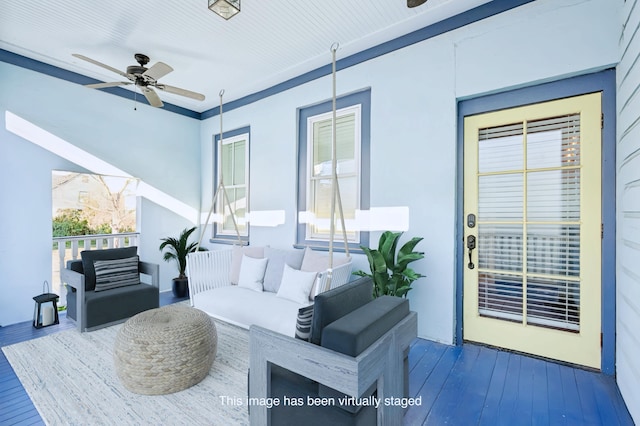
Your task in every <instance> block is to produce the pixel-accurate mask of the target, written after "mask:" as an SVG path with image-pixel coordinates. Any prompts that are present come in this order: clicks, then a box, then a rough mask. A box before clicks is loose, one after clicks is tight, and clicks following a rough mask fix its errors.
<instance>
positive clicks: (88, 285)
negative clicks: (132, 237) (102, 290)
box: [80, 246, 138, 291]
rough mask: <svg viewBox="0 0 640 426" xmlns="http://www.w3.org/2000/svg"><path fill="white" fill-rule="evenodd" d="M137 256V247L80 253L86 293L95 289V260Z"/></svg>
mask: <svg viewBox="0 0 640 426" xmlns="http://www.w3.org/2000/svg"><path fill="white" fill-rule="evenodd" d="M137 254H138V247H136V246H131V247H123V248H115V249H106V250H84V251H83V252H81V253H80V256H81V257H82V269H83V270H84V288H85V290H86V291H93V290H95V288H96V270H95V268H94V266H93V262H94V261H96V260H116V259H126V258H128V257H133V256H136V255H137Z"/></svg>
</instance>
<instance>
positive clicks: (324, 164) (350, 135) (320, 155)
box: [313, 113, 355, 176]
mask: <svg viewBox="0 0 640 426" xmlns="http://www.w3.org/2000/svg"><path fill="white" fill-rule="evenodd" d="M331 123H332V120H331V119H326V120H322V121H317V122H315V123H314V124H313V175H314V176H330V175H331V137H332V135H331ZM336 123H337V125H336V150H337V155H336V159H337V163H338V166H337V172H338V174H341V173H347V172H353V171H355V114H354V113H352V114H348V115H345V116H341V117H337V118H336Z"/></svg>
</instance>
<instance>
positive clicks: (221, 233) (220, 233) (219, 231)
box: [213, 132, 250, 239]
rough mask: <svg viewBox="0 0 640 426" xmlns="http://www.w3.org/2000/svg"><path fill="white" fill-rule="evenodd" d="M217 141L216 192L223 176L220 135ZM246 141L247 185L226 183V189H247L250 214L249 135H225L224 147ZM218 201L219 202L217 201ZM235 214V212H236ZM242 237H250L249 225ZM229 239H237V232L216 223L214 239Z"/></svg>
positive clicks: (219, 197) (246, 226)
mask: <svg viewBox="0 0 640 426" xmlns="http://www.w3.org/2000/svg"><path fill="white" fill-rule="evenodd" d="M214 140H215V145H216V146H215V152H216V183H215V190H217V189H218V186H219V185H220V179H221V175H222V167H221V166H222V150H221V144H220V139H219V135H218V136H216V137H215V138H214ZM243 140H244V141H246V144H245V151H244V163H245V168H244V169H245V170H244V173H245V176H244V179H245V184H244V185H229V184H228V183H227V182H224V187H225V189H226V190H227V191H228V190H229V189H235V188H241V187H244V188H245V194H246V197H247V206H246V212H247V213H249V144H250V141H249V133H248V132H247V133H241V134H239V135H234V136H229V137H225V136H224V135H223V139H222V145H230V144H235V143H237V142H240V141H243ZM222 197H223V195H222V194H219V195H218V200H220V201H218V202H222ZM216 201H217V200H216ZM216 211H217V210H216ZM234 213H235V212H234ZM236 220H238V218H237V217H236ZM240 220H242V221H244V220H246V218H243V219H240ZM240 236H241V237H244V238H247V237H248V236H249V223H245V229H244V230H240ZM229 237H237V234H236V231H235V229H234V230H230V231H229V230H225V229H223V226H222V224H221V223H216V226H215V228H214V236H213V238H214V239H216V238H225V239H228V238H229Z"/></svg>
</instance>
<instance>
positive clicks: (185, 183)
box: [0, 62, 200, 325]
mask: <svg viewBox="0 0 640 426" xmlns="http://www.w3.org/2000/svg"><path fill="white" fill-rule="evenodd" d="M133 107H134V105H133V102H132V101H129V100H126V99H123V98H119V97H116V96H112V95H108V94H105V93H102V92H99V91H95V90H90V89H87V88H84V87H82V86H79V85H77V84H73V83H69V82H66V81H63V80H60V79H57V78H53V77H49V76H45V75H43V74H39V73H36V72H33V71H30V70H27V69H24V68H19V67H16V66H13V65H9V64H6V63H3V62H0V185H1V186H0V200H1V201H0V202H1V208H0V235H1V236H2V243H1V244H0V275H1V276H2V280H0V325H7V324H11V323H15V322H19V321H25V320H29V319H31V317H32V312H33V304H34V302H33V300H32V297H33V296H35V295H37V294H39V293H41V291H42V283H43V281H44V280H48V281H49V282H51V268H52V265H51V263H52V260H51V247H52V241H51V171H52V170H56V169H57V170H71V171H84V169H83V168H81V167H79V166H78V165H76V164H73V163H71V162H70V161H67V160H66V159H65V158H63V156H59V155H56V154H53V153H51V152H49V151H47V150H45V149H43V148H41V147H39V146H36V145H34V144H33V143H31V142H29V141H28V140H26V139H24V138H22V137H20V136H17V135H15V134H14V133H11V132H9V131H7V128H6V124H7V123H6V122H5V114H6V112H7V111H9V112H10V113H12V114H15V115H17V116H19V117H21V118H23V119H25V120H27V121H28V122H30V123H32V124H33V125H35V126H37V127H39V128H41V129H43V130H45V131H47V132H49V133H51V134H53V135H55V136H57V137H59V138H62V139H63V140H65V141H66V142H69V143H71V144H72V145H75V146H76V147H78V148H81V149H82V150H85V151H87V152H89V153H90V154H93V155H95V156H97V157H99V158H100V159H102V160H104V161H107V162H108V163H110V164H112V165H114V166H115V167H117V168H119V169H121V170H123V171H125V172H126V173H129V174H131V175H133V176H135V177H138V178H140V179H142V181H144V182H145V183H147V184H149V185H152V186H153V187H155V188H157V189H159V190H160V191H161V192H163V193H165V194H168V195H170V196H171V197H174V198H176V199H178V200H181V201H182V202H183V203H186V204H187V205H189V206H191V207H192V208H194V209H197V208H198V207H199V204H200V163H199V158H198V157H199V149H200V147H199V145H198V140H199V132H200V125H199V121H198V120H195V119H192V118H186V117H184V116H181V115H177V114H174V113H169V112H166V111H162V110H160V109H155V108H151V107H149V106H146V105H142V104H138V106H137V110H136V111H134V110H133ZM161 204H162V203H161ZM139 213H140V215H141V222H142V223H143V224H144V233H143V235H142V238H141V242H140V255H141V257H142V258H143V259H145V260H150V261H153V262H157V263H159V264H161V288H162V289H169V288H170V280H171V278H172V277H173V276H175V275H177V274H176V272H175V271H174V269H173V266H172V265H169V264H166V263H165V262H163V261H162V259H161V257H160V252H159V251H158V249H157V248H158V245H159V242H160V238H161V237H164V236H167V235H177V234H178V232H179V231H180V230H181V229H182V228H183V227H185V226H189V225H190V224H191V222H190V221H189V220H187V219H185V218H183V217H182V216H180V215H177V214H175V213H173V212H170V211H168V210H167V209H165V208H163V207H162V206H159V205H158V204H156V203H155V202H152V201H149V200H147V199H142V200H141V210H140V211H139Z"/></svg>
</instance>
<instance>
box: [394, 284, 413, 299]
mask: <svg viewBox="0 0 640 426" xmlns="http://www.w3.org/2000/svg"><path fill="white" fill-rule="evenodd" d="M409 290H412V288H411V287H409V286H408V285H406V286H403V287H400V288H399V289H397V290H396V296H398V297H407V293H408V292H409Z"/></svg>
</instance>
